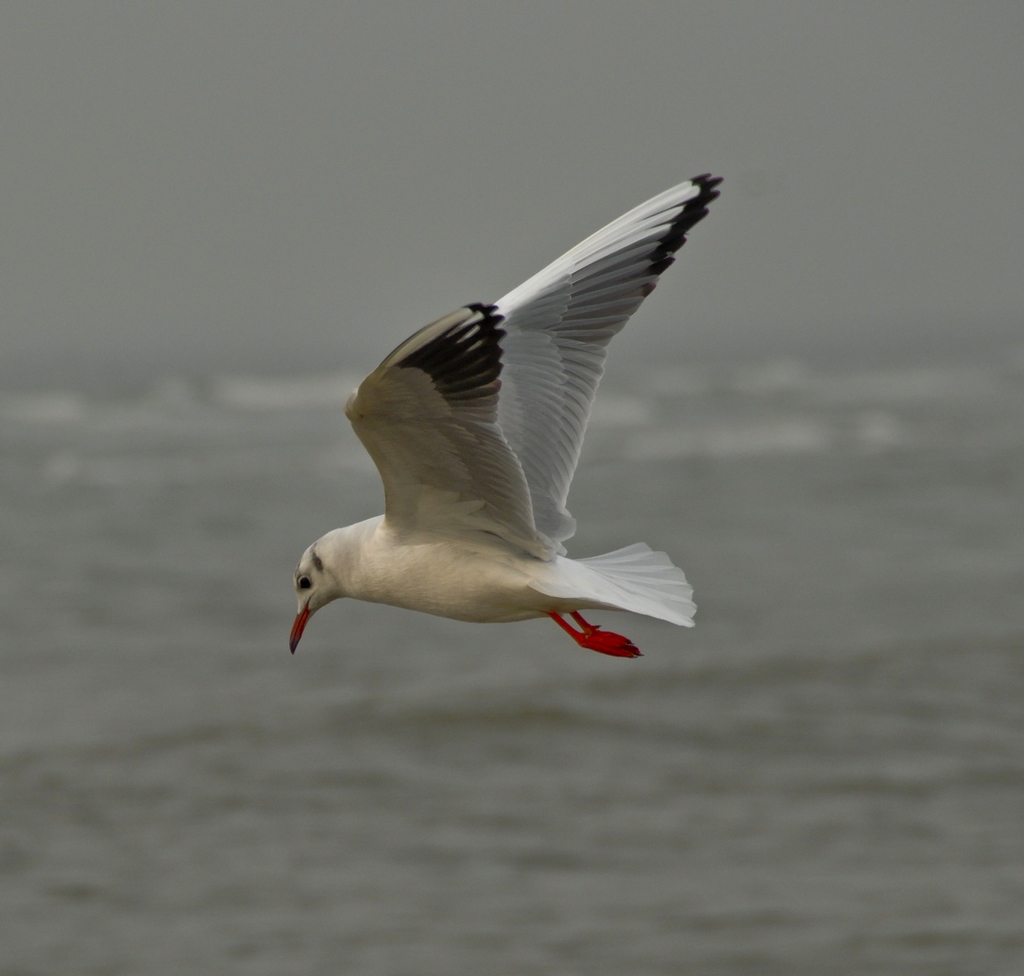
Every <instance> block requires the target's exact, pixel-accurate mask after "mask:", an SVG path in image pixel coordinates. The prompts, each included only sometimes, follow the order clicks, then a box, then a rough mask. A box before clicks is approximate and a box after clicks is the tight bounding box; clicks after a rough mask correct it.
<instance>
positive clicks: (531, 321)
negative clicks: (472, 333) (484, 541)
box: [497, 174, 721, 552]
mask: <svg viewBox="0 0 1024 976" xmlns="http://www.w3.org/2000/svg"><path fill="white" fill-rule="evenodd" d="M720 182H721V180H720V179H717V178H715V177H712V176H710V175H706V174H705V175H703V176H698V177H695V178H694V179H692V180H687V181H686V182H685V183H680V184H679V185H678V186H675V187H673V188H672V189H670V190H666V191H665V192H664V193H662V194H659V195H658V196H656V197H654V198H653V199H651V200H648V201H647V202H646V203H644V204H641V205H640V206H639V207H637V208H636V209H635V210H631V211H630V212H629V213H627V214H624V215H623V216H622V217H619V218H618V219H617V220H614V221H612V223H610V224H608V225H607V226H606V227H604V228H603V229H602V230H599V231H598V232H597V233H596V234H594V235H592V236H591V237H589V238H587V240H585V241H583V242H582V243H580V244H578V245H577V246H576V247H574V248H573V249H572V250H571V251H569V252H567V253H566V254H564V255H563V256H562V257H560V258H559V259H558V260H557V261H555V262H553V263H552V264H550V265H548V266H547V267H546V268H544V269H543V270H542V271H540V272H539V273H538V274H536V275H534V276H533V277H532V278H530V279H529V280H528V281H526V282H525V283H524V284H522V285H520V286H519V287H518V288H516V289H514V290H513V291H511V292H509V293H508V294H507V295H506V296H505V297H504V298H502V299H501V300H500V301H499V302H498V303H497V310H498V311H499V312H500V313H501V314H502V315H504V317H505V322H504V329H505V336H504V337H503V338H502V339H501V345H502V349H503V355H502V360H503V363H504V368H503V372H502V384H503V385H502V391H501V397H500V400H499V403H498V411H497V420H498V423H499V424H500V426H501V430H502V432H503V433H504V436H505V439H506V441H507V443H508V445H509V446H510V448H511V449H512V451H513V452H514V453H515V455H516V456H517V457H518V459H519V463H520V464H521V466H522V470H523V473H524V475H525V478H526V482H527V485H528V488H529V492H530V497H531V502H532V507H533V518H534V524H535V527H536V529H537V531H538V533H540V534H541V535H542V536H545V537H547V538H549V539H551V540H553V541H554V542H555V543H556V544H558V551H559V552H563V551H564V549H563V547H562V546H561V545H560V543H561V542H562V541H564V540H565V539H568V538H569V537H570V536H572V534H573V533H574V532H575V528H576V523H575V520H574V519H573V518H572V516H571V515H570V514H569V512H568V510H567V509H566V507H565V502H566V497H567V496H568V493H569V485H570V483H571V482H572V476H573V473H574V472H575V470H576V463H577V461H578V460H579V454H580V448H581V446H582V443H583V435H584V433H585V432H586V427H587V420H588V418H589V416H590V408H591V404H592V403H593V400H594V395H595V394H596V392H597V386H598V383H599V382H600V379H601V376H602V374H603V373H604V363H605V359H606V357H607V348H606V347H607V345H608V343H609V342H610V341H611V339H612V337H613V336H614V335H615V334H616V333H618V332H619V331H620V330H621V329H622V327H623V326H624V325H625V324H626V321H627V320H628V319H629V317H630V316H631V315H632V314H633V313H634V312H635V311H636V310H637V308H639V306H640V303H641V302H642V301H643V300H644V299H645V298H646V297H647V296H648V295H649V294H650V293H651V292H652V291H653V290H654V286H655V285H656V284H657V280H658V277H659V276H660V275H661V273H662V272H663V271H664V270H665V269H666V268H667V267H668V266H669V265H670V264H671V263H672V262H673V260H674V257H673V255H674V254H675V252H676V251H677V250H678V249H679V248H680V247H682V245H683V244H684V243H685V242H686V234H687V232H688V231H689V230H690V228H692V227H693V226H694V225H695V224H696V223H697V222H698V221H700V220H702V219H703V218H704V217H705V216H707V213H708V211H707V205H708V204H709V203H710V202H711V201H712V200H714V199H715V197H717V196H718V191H717V190H716V189H715V187H716V186H717V185H718V184H719V183H720Z"/></svg>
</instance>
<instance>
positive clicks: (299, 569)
mask: <svg viewBox="0 0 1024 976" xmlns="http://www.w3.org/2000/svg"><path fill="white" fill-rule="evenodd" d="M331 583H332V581H331V580H330V579H329V578H328V576H327V574H326V573H325V572H324V564H323V560H321V558H320V557H319V556H318V555H317V551H316V543H313V545H311V546H310V547H309V548H308V549H307V550H306V551H305V552H304V553H303V554H302V558H301V559H300V560H299V565H298V566H296V567H295V597H296V599H297V600H298V602H299V609H298V613H297V614H296V615H295V623H293V624H292V633H291V638H290V639H289V641H288V646H289V647H290V648H291V652H292V654H294V653H295V648H297V647H298V646H299V640H300V639H301V637H302V632H303V631H304V630H305V629H306V624H307V623H309V618H310V617H312V616H313V614H314V613H316V612H317V610H319V609H320V608H321V607H322V606H324V605H326V604H328V603H330V602H331V600H333V599H334V598H335V596H336V595H337V594H336V593H334V592H333V590H334V587H333V586H332V585H331Z"/></svg>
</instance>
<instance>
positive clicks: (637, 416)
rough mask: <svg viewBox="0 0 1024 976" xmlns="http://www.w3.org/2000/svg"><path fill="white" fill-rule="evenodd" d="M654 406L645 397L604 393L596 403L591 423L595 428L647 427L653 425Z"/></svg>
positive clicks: (591, 415)
mask: <svg viewBox="0 0 1024 976" xmlns="http://www.w3.org/2000/svg"><path fill="white" fill-rule="evenodd" d="M653 415H654V404H653V403H652V402H651V401H650V400H647V399H644V398H643V397H637V396H625V395H623V394H621V393H610V392H602V393H601V395H600V396H599V397H598V398H597V399H596V400H595V401H594V405H593V409H592V411H591V414H590V423H592V424H593V425H594V426H595V427H618V428H630V427H645V426H647V425H649V424H650V423H651V419H652V417H653Z"/></svg>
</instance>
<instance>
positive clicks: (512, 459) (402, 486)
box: [345, 305, 553, 559]
mask: <svg viewBox="0 0 1024 976" xmlns="http://www.w3.org/2000/svg"><path fill="white" fill-rule="evenodd" d="M501 322H502V316H501V315H500V314H498V313H497V311H496V310H495V308H494V306H493V305H470V306H467V307H465V308H460V309H458V310H457V311H455V312H453V313H451V314H450V315H447V316H445V317H444V318H442V319H439V320H438V321H436V322H434V323H432V324H431V325H428V326H426V327H425V328H423V329H421V330H420V331H419V332H417V333H416V334H415V335H413V336H412V337H411V338H409V339H407V340H406V341H405V342H403V343H402V344H401V345H400V346H398V348H397V349H395V350H394V352H392V353H391V354H390V355H389V356H388V357H387V358H385V359H384V361H383V362H382V363H381V364H380V366H378V367H377V369H375V370H374V371H373V372H372V373H370V374H369V376H367V377H366V379H364V380H363V381H362V383H360V384H359V388H358V389H357V390H356V392H355V393H354V394H353V395H352V396H351V397H350V398H349V401H348V403H347V404H346V405H345V413H346V415H347V416H348V418H349V420H350V421H351V423H352V427H353V428H354V430H355V432H356V434H357V435H358V437H359V439H360V440H361V441H362V442H363V445H364V446H365V447H366V450H367V451H368V452H369V454H370V457H372V458H373V461H374V463H375V464H376V466H377V469H378V471H379V472H380V476H381V480H382V481H383V483H384V495H385V518H386V519H387V521H388V522H389V523H390V524H392V525H394V526H397V527H400V528H416V529H423V530H432V529H433V530H436V531H439V532H442V533H447V534H451V533H453V532H458V531H459V530H460V529H462V530H465V531H484V532H490V533H493V534H495V535H498V536H500V537H501V538H503V539H505V540H506V541H508V542H510V543H512V544H513V545H517V546H520V547H521V548H523V549H525V550H526V551H527V552H530V553H532V554H533V555H536V556H538V557H540V558H543V559H547V558H550V556H551V553H552V551H553V546H552V545H551V544H550V543H549V542H548V541H547V540H546V539H543V538H542V537H541V536H539V535H538V533H537V531H536V529H535V526H534V521H533V512H532V507H531V504H530V493H529V489H528V487H527V484H526V478H525V476H524V474H523V469H522V467H521V465H520V464H519V461H518V459H517V458H516V456H515V454H514V453H513V452H512V451H511V450H510V448H509V446H508V443H507V442H506V440H505V438H504V435H503V434H502V431H501V428H500V427H499V426H498V423H497V405H498V391H499V390H500V388H501V379H500V374H501V371H502V350H501V347H500V345H499V342H500V339H501V338H502V337H503V336H504V334H505V333H504V330H503V329H502V328H501V325H500V323H501Z"/></svg>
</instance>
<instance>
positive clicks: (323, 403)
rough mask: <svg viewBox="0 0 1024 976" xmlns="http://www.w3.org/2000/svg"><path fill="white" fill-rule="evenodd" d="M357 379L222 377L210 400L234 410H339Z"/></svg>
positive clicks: (342, 376) (335, 376)
mask: <svg viewBox="0 0 1024 976" xmlns="http://www.w3.org/2000/svg"><path fill="white" fill-rule="evenodd" d="M360 379H361V377H357V376H354V375H352V374H349V373H336V374H332V375H329V376H300V377H287V378H272V377H255V376H222V377H218V378H216V379H214V380H213V382H212V384H211V388H210V392H211V398H212V399H213V401H214V402H216V403H218V404H220V405H221V406H225V407H230V408H232V409H235V410H267V411H269V410H313V409H320V408H335V407H343V406H344V405H345V401H346V400H347V399H348V397H349V394H350V393H351V392H352V391H353V390H354V389H355V388H356V387H357V386H358V385H359V381H360Z"/></svg>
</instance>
